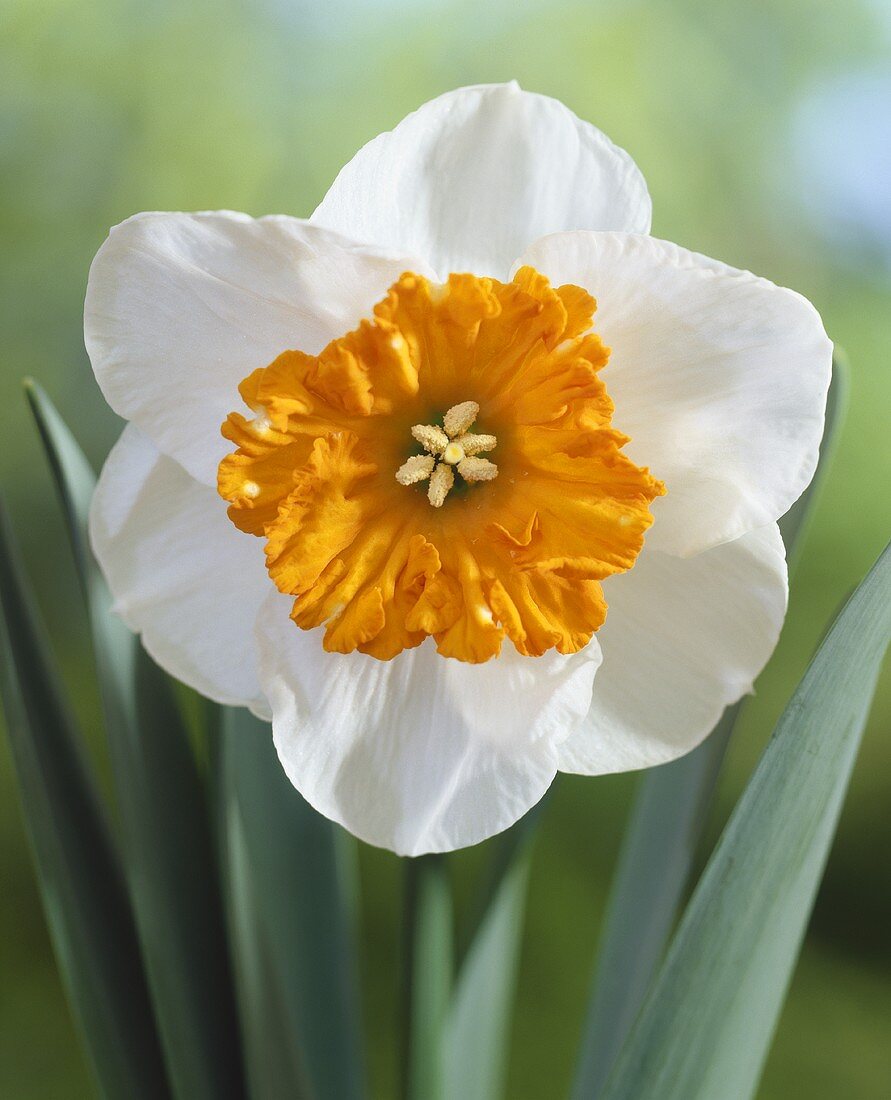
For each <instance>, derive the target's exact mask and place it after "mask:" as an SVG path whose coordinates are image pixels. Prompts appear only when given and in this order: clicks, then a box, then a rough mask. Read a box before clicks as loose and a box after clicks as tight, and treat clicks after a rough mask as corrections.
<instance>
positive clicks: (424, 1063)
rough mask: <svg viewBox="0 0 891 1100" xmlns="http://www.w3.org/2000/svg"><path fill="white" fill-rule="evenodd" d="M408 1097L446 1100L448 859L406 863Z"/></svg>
mask: <svg viewBox="0 0 891 1100" xmlns="http://www.w3.org/2000/svg"><path fill="white" fill-rule="evenodd" d="M403 912H404V918H403V919H404V931H403V950H404V954H403V963H402V966H403V970H402V987H403V988H402V995H403V1029H402V1032H403V1061H402V1096H403V1100H445V1097H444V1091H443V1047H444V1042H443V1032H444V1027H445V1023H446V1018H447V1013H448V1007H449V998H450V996H451V986H452V894H451V886H450V883H449V877H448V867H447V865H446V861H445V857H444V856H441V855H428V856H418V857H416V858H413V859H407V860H406V864H405V893H404V897H403Z"/></svg>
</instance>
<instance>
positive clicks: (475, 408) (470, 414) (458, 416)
mask: <svg viewBox="0 0 891 1100" xmlns="http://www.w3.org/2000/svg"><path fill="white" fill-rule="evenodd" d="M479 413H480V407H479V405H478V404H477V403H476V402H475V401H462V402H461V404H460V405H453V406H452V407H451V408H450V409H449V411H448V412H447V413H446V414H445V416H444V417H443V421H442V422H443V424H444V425H445V430H446V432H447V433H448V435H449V436H451V438H452V439H454V438H455V436H456V435H463V434H464V433H465V432H466V431H467V429H468V428H469V427H471V425H472V424H473V422H474V421H475V420H476V418H477V417H478V416H479Z"/></svg>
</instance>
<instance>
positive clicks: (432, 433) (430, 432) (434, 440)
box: [411, 424, 449, 455]
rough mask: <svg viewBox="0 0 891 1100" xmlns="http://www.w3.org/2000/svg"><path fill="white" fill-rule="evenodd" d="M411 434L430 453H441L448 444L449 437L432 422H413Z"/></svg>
mask: <svg viewBox="0 0 891 1100" xmlns="http://www.w3.org/2000/svg"><path fill="white" fill-rule="evenodd" d="M411 434H412V435H413V436H414V437H415V439H416V440H417V441H418V442H419V443H420V444H421V446H422V447H423V448H424V450H425V451H429V452H430V454H432V455H438V454H442V452H443V451H444V450H445V449H446V447H448V445H449V437H448V436H447V435H446V434H445V432H444V431H443V430H442V428H437V427H436V425H434V424H415V426H414V427H413V428H412V430H411Z"/></svg>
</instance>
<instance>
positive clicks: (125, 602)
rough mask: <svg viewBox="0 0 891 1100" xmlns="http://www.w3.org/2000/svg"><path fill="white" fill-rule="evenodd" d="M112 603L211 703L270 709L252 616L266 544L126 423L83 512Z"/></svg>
mask: <svg viewBox="0 0 891 1100" xmlns="http://www.w3.org/2000/svg"><path fill="white" fill-rule="evenodd" d="M90 537H91V539H92V543H93V550H94V551H95V553H96V557H97V558H98V560H99V564H100V565H101V567H102V571H103V573H104V574H105V577H106V579H107V580H108V584H109V587H110V588H111V591H112V594H113V596H114V599H115V605H114V606H115V610H116V611H117V612H118V613H119V614H120V615H121V617H122V618H123V619H124V621H125V622H126V623H127V625H128V626H129V627H130V629H131V630H134V631H137V632H138V633H140V634H141V635H142V641H143V644H144V645H145V648H146V649H147V650H148V652H149V653H150V654H151V655H152V657H153V658H154V659H155V660H156V661H157V662H158V664H159V665H161V667H162V668H164V669H166V670H167V672H169V673H171V675H173V676H176V677H177V679H179V680H182V681H183V682H184V683H186V684H188V685H189V686H190V687H193V688H195V689H196V690H197V691H200V692H201V693H202V694H203V695H207V696H209V697H210V698H211V699H215V700H216V701H217V702H218V703H228V704H232V705H240V704H245V705H247V706H250V707H251V708H252V709H254V710H256V711H257V712H258V713H260V714H263V713H268V709H267V708H266V705H265V699H264V697H263V693H262V691H261V690H260V685H259V682H258V679H257V651H256V643H255V641H254V623H255V620H256V618H257V610H258V608H259V606H260V604H261V603H262V601H263V598H264V596H265V595H266V594H267V592H268V591H269V589H270V588H271V587H272V582H271V581H270V580H269V577H268V575H267V573H266V569H265V560H264V555H263V544H262V542H261V541H260V540H259V539H256V538H254V537H253V536H251V535H245V534H243V533H242V532H241V531H239V530H237V528H235V527H234V526H233V525H232V524H231V523H230V521H229V519H228V518H227V516H226V505H225V502H224V501H222V500H221V499H220V498H219V497H218V496H217V494H216V493H215V492H214V490H212V489H208V488H207V486H205V485H201V484H200V483H199V482H197V481H195V480H194V478H191V477H189V475H188V474H187V473H186V472H185V470H183V468H182V467H181V466H179V465H178V464H177V463H176V462H174V461H173V459H170V458H166V457H165V456H164V455H162V454H160V453H159V452H158V450H157V448H156V447H155V446H154V445H153V444H152V442H151V441H150V440H148V439H147V438H146V437H145V436H144V435H142V433H141V432H140V431H139V430H138V428H136V427H134V425H132V424H130V425H128V426H127V427H126V428H125V429H124V433H123V435H122V436H121V438H120V439H119V440H118V442H117V443H116V444H115V446H114V448H113V449H112V451H111V454H110V455H109V456H108V460H107V461H106V463H105V467H104V468H103V470H102V474H101V476H100V478H99V484H98V486H97V488H96V495H95V496H94V497H93V504H92V510H91V513H90Z"/></svg>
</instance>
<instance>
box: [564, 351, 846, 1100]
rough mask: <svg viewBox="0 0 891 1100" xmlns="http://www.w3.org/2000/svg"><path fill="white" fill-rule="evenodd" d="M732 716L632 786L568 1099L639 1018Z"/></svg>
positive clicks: (798, 538) (801, 514)
mask: <svg viewBox="0 0 891 1100" xmlns="http://www.w3.org/2000/svg"><path fill="white" fill-rule="evenodd" d="M847 376H848V372H847V363H846V360H844V358H843V356H842V354H841V353H840V352H838V351H837V352H836V359H835V362H834V366H833V374H832V384H831V386H830V389H829V398H828V402H827V407H826V425H825V428H824V432H823V443H822V446H821V448H820V462H819V465H818V468H817V472H816V474H815V476H814V479H813V481H812V482H811V484H810V485H809V487H808V488H807V490H806V491H805V492H804V494H803V495H802V496H801V498H800V499H799V500H798V501H797V502H796V503H795V504H794V505H793V507H792V508H791V509H790V511H789V512H788V513H787V515H786V516H784V517H783V520H782V521H781V524H780V526H781V530H782V533H783V539H784V541H785V543H786V547H787V556H788V558H789V560H790V563H793V564H794V561H795V560H796V559H797V556H798V553H799V552H800V547H801V544H802V542H803V536H804V534H805V532H806V530H807V524H808V521H809V518H810V516H811V515H812V514H813V511H814V504H815V502H816V500H817V498H818V495H819V489H820V486H821V485H822V483H823V480H824V478H825V476H826V473H827V471H828V469H829V467H830V465H831V460H832V456H833V454H834V449H835V445H836V442H837V439H838V432H839V428H840V426H841V423H842V422H843V420H844V410H845V408H846V404H847V390H848V386H847ZM740 710H741V704H736V705H735V706H733V707H730V708H728V710H727V711H725V713H724V715H723V716H722V718H721V720H720V722H719V723H718V725H717V726H716V727H715V729H714V731H713V732H712V733H711V734H710V735H709V737H707V738H706V740H705V741H704V742H703V743H702V744H701V745H700V746H699V747H698V748H697V749H694V750H693V752H691V753H688V754H687V755H686V756H684V757H681V758H680V759H679V760H675V761H673V762H672V763H670V764H665V765H663V766H662V767H659V768H651V769H650V770H649V771H647V772H645V773H644V775H643V776H642V777H641V779H640V781H639V783H638V789H637V794H636V797H635V800H634V804H633V806H632V809H631V814H630V817H629V822H628V826H627V828H626V831H625V836H624V838H623V842H622V849H621V852H620V854H619V861H618V864H617V868H616V872H615V876H614V879H613V886H612V889H611V892H610V899H609V902H608V904H607V911H606V916H605V918H604V931H603V935H602V939H601V945H600V951H599V955H598V961H597V968H596V971H595V973H594V976H593V980H592V984H591V994H590V997H589V1001H588V1009H587V1014H586V1018H585V1025H584V1029H583V1038H582V1044H581V1049H580V1054H579V1063H578V1067H577V1070H576V1078H575V1083H574V1087H573V1093H572V1095H573V1097H574V1098H575V1100H584V1098H585V1097H593V1096H596V1095H597V1094H598V1092H599V1090H600V1089H601V1088H602V1086H603V1083H604V1082H605V1080H606V1078H607V1077H608V1075H609V1071H610V1068H611V1067H612V1064H613V1062H614V1060H615V1057H616V1055H617V1054H618V1052H619V1050H620V1048H621V1046H622V1043H623V1042H624V1040H625V1038H626V1036H627V1035H628V1032H629V1031H630V1029H631V1026H632V1024H633V1023H634V1020H635V1018H636V1016H637V1014H638V1012H639V1011H640V1006H641V1004H642V1003H643V1000H644V997H645V996H646V992H647V989H648V988H649V985H650V982H651V981H652V978H653V975H654V973H655V971H656V967H657V966H658V964H659V961H660V959H661V957H662V954H663V951H664V949H665V944H666V942H667V940H668V936H669V934H670V932H671V929H672V927H673V925H674V922H675V919H676V916H677V912H678V907H679V906H680V903H681V899H682V897H683V894H684V891H685V889H686V886H687V882H688V880H689V877H690V873H691V870H692V866H693V861H694V858H695V856H696V851H697V848H698V845H699V841H700V838H701V836H702V831H703V829H704V827H705V823H706V820H707V816H708V809H709V806H710V805H711V801H712V795H713V793H714V789H715V785H716V783H717V779H718V775H719V773H720V770H721V764H722V762H723V760H724V754H725V752H726V749H727V745H728V743H729V741H730V737H731V734H732V732H733V727H734V725H735V724H736V720H737V717H738V715H739V712H740Z"/></svg>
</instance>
